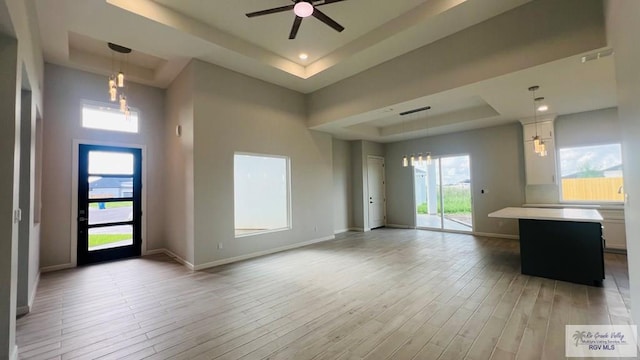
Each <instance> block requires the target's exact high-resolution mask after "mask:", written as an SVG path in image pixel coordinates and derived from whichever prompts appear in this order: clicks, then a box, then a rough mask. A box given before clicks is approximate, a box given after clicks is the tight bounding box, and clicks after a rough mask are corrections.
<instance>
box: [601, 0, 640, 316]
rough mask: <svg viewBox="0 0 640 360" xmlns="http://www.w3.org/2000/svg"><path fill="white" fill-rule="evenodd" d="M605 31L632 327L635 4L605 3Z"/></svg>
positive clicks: (639, 305) (636, 258)
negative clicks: (618, 134) (618, 133)
mask: <svg viewBox="0 0 640 360" xmlns="http://www.w3.org/2000/svg"><path fill="white" fill-rule="evenodd" d="M607 10H608V11H607V30H608V37H609V39H610V43H611V45H613V48H614V49H615V51H616V54H615V62H616V79H617V86H618V116H619V121H620V129H621V130H622V161H623V163H624V189H625V192H626V193H627V196H628V199H627V201H626V203H625V227H626V231H627V257H628V260H629V261H628V263H629V285H630V287H631V313H632V315H633V319H634V320H635V321H634V323H636V324H638V323H640V242H638V239H640V221H638V219H640V162H639V161H638V159H637V155H638V154H640V141H638V139H640V121H638V119H640V102H639V101H638V98H640V72H638V64H640V44H638V40H637V37H636V36H630V35H629V34H639V33H640V22H639V21H638V19H640V2H639V1H608V2H607Z"/></svg>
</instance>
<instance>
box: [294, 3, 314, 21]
mask: <svg viewBox="0 0 640 360" xmlns="http://www.w3.org/2000/svg"><path fill="white" fill-rule="evenodd" d="M293 12H294V14H296V15H297V16H299V17H301V18H306V17H309V16H311V14H313V5H311V3H308V2H306V1H300V2H298V3H297V4H296V5H295V6H294V7H293Z"/></svg>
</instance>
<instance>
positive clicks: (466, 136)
mask: <svg viewBox="0 0 640 360" xmlns="http://www.w3.org/2000/svg"><path fill="white" fill-rule="evenodd" d="M425 151H430V152H431V154H432V156H434V157H438V156H447V155H463V154H469V155H470V157H471V190H472V197H473V223H474V231H475V232H478V233H488V234H504V235H517V234H518V227H517V221H515V220H506V219H496V218H489V217H487V215H488V214H489V213H490V212H493V211H496V210H499V209H501V208H504V207H507V206H521V205H522V204H523V203H524V184H525V177H524V152H523V151H524V150H523V145H522V127H521V125H520V124H510V125H504V126H498V127H492V128H486V129H480V130H473V131H467V132H460V133H455V134H448V135H440V136H433V137H427V138H422V139H415V140H409V141H403V142H398V143H391V144H386V155H385V158H386V164H385V165H386V166H385V167H386V179H387V188H386V189H387V223H388V224H392V225H398V226H408V227H415V226H416V224H415V215H414V213H415V210H414V209H413V204H414V200H413V195H414V194H413V169H412V168H411V167H407V168H404V167H402V156H403V155H405V154H407V155H410V154H412V153H420V152H422V153H424V152H425ZM483 189H484V190H485V193H484V194H482V193H481V190H483Z"/></svg>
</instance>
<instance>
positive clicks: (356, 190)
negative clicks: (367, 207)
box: [350, 141, 365, 231]
mask: <svg viewBox="0 0 640 360" xmlns="http://www.w3.org/2000/svg"><path fill="white" fill-rule="evenodd" d="M350 148H351V181H352V183H351V191H352V192H351V211H352V214H351V219H352V221H353V228H354V229H356V230H361V231H364V228H365V225H364V207H363V204H364V190H365V188H364V187H363V183H362V179H363V177H364V175H365V173H364V172H363V170H364V163H363V162H362V159H363V157H362V156H363V155H362V154H363V149H362V141H351V142H350Z"/></svg>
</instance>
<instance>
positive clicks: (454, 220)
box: [414, 155, 473, 232]
mask: <svg viewBox="0 0 640 360" xmlns="http://www.w3.org/2000/svg"><path fill="white" fill-rule="evenodd" d="M470 167H471V164H470V159H469V155H461V156H448V157H441V158H433V159H432V160H431V162H430V163H427V162H426V161H425V162H423V163H421V164H416V166H415V167H414V179H415V181H414V187H415V205H416V206H415V214H416V226H417V227H418V228H428V229H441V230H442V229H444V230H454V231H466V232H470V231H472V230H473V223H472V206H471V169H470Z"/></svg>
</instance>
